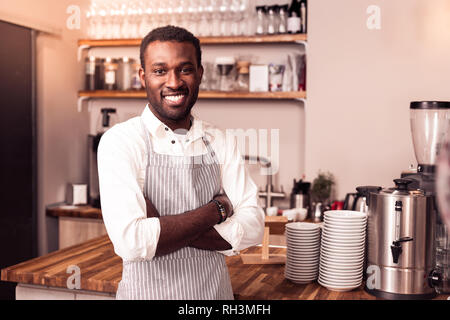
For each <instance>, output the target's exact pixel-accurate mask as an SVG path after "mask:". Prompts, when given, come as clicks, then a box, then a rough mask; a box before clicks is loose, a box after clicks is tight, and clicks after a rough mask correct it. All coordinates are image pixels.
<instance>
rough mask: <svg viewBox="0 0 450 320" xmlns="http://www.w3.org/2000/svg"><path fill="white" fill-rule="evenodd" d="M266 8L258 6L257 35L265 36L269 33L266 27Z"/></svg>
mask: <svg viewBox="0 0 450 320" xmlns="http://www.w3.org/2000/svg"><path fill="white" fill-rule="evenodd" d="M266 19H267V18H266V7H265V6H258V7H256V34H257V35H263V34H266V33H267V26H266Z"/></svg>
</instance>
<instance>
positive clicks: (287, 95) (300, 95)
mask: <svg viewBox="0 0 450 320" xmlns="http://www.w3.org/2000/svg"><path fill="white" fill-rule="evenodd" d="M78 97H80V98H81V97H84V98H113V99H114V98H122V99H127V98H128V99H145V98H147V95H146V93H145V91H143V90H141V91H107V90H96V91H79V92H78ZM198 97H199V99H306V91H290V92H221V91H200V92H199V94H198Z"/></svg>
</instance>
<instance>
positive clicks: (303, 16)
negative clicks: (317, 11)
mask: <svg viewBox="0 0 450 320" xmlns="http://www.w3.org/2000/svg"><path fill="white" fill-rule="evenodd" d="M300 19H301V20H302V30H301V32H302V33H306V0H302V2H301V3H300Z"/></svg>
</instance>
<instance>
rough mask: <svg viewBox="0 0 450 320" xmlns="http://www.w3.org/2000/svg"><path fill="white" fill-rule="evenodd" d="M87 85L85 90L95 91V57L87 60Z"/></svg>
mask: <svg viewBox="0 0 450 320" xmlns="http://www.w3.org/2000/svg"><path fill="white" fill-rule="evenodd" d="M85 61H86V64H85V84H84V90H87V91H93V90H95V57H94V56H89V57H86V59H85Z"/></svg>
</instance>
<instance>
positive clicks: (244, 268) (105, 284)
mask: <svg viewBox="0 0 450 320" xmlns="http://www.w3.org/2000/svg"><path fill="white" fill-rule="evenodd" d="M245 251H246V252H248V253H256V252H261V248H260V247H253V248H249V249H247V250H245ZM270 252H271V253H272V252H273V253H283V252H285V249H282V248H270ZM226 261H227V265H228V269H229V272H230V276H231V283H232V287H233V291H234V294H235V297H236V299H241V300H247V299H263V300H266V299H269V300H281V299H288V300H297V299H300V300H303V299H309V300H313V299H315V300H334V299H345V300H353V299H376V298H375V297H373V296H371V295H369V294H368V293H366V292H365V291H364V290H363V289H362V287H361V288H359V289H355V290H353V291H350V292H332V291H329V290H327V289H326V288H324V287H322V286H320V285H319V284H318V283H317V282H313V283H310V284H307V285H298V284H295V283H293V282H291V281H289V280H287V279H285V278H284V265H244V264H242V262H241V258H240V257H239V256H233V257H227V258H226ZM72 265H76V266H78V267H79V268H80V270H81V289H82V290H91V291H100V292H108V293H115V292H116V290H117V285H118V283H119V281H120V279H121V277H122V260H121V258H120V257H118V256H117V255H116V254H115V253H114V250H113V246H112V244H111V242H110V240H109V238H108V236H102V237H100V238H96V239H93V240H90V241H87V242H85V243H82V244H79V245H75V246H72V247H69V248H66V249H62V250H58V251H55V252H52V253H50V254H47V255H44V256H41V257H38V258H35V259H32V260H28V261H25V262H22V263H20V264H17V265H14V266H11V267H8V268H5V269H2V270H1V280H3V281H10V282H18V283H25V284H36V285H43V286H51V287H61V288H67V279H68V277H69V276H70V275H71V273H67V268H68V267H69V266H72ZM447 297H448V296H446V295H441V296H438V297H437V298H436V299H442V300H443V299H447Z"/></svg>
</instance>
